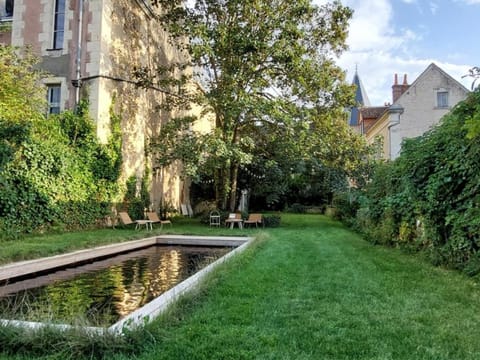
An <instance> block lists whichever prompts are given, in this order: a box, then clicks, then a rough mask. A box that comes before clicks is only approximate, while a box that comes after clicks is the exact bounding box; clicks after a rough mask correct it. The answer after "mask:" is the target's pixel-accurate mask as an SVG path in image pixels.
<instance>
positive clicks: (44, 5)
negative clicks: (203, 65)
mask: <svg viewBox="0 0 480 360" xmlns="http://www.w3.org/2000/svg"><path fill="white" fill-rule="evenodd" d="M12 7H13V8H12ZM0 9H1V12H0V16H1V17H0V18H1V19H3V20H1V21H2V22H8V23H10V24H11V25H10V30H9V32H4V33H3V38H0V41H1V42H3V43H4V44H11V45H14V46H20V47H23V46H30V47H31V48H32V49H33V50H34V52H35V53H36V54H37V55H38V56H39V57H40V59H41V63H40V67H41V68H42V69H44V70H46V71H48V72H49V73H50V74H51V75H52V76H51V77H48V78H46V79H45V80H44V84H45V87H46V96H47V100H48V109H47V111H48V112H49V113H58V112H60V111H62V110H65V109H72V108H74V107H75V106H76V105H77V104H78V102H79V101H80V99H83V98H88V100H89V112H90V115H91V117H92V118H93V119H94V121H95V122H96V128H97V136H98V138H99V140H100V141H102V142H106V141H107V140H108V137H109V135H110V119H111V116H112V113H113V114H115V116H118V117H120V119H121V128H122V133H123V148H122V155H123V175H122V176H123V179H122V180H123V181H125V180H126V179H128V178H130V177H131V176H135V177H136V178H137V183H138V184H140V183H141V180H142V178H143V177H144V176H148V177H149V180H150V181H149V183H150V184H151V192H150V195H151V203H152V208H153V209H157V208H158V207H159V206H161V205H164V204H165V203H168V204H172V205H173V206H174V207H176V208H177V209H179V208H180V204H183V203H188V202H189V184H188V182H186V181H184V180H182V179H181V176H180V175H181V172H182V166H181V164H176V165H174V166H169V167H168V168H162V167H159V166H157V165H156V163H155V159H154V158H153V156H152V155H151V154H150V153H149V151H148V143H149V141H150V139H152V138H154V137H156V136H158V134H159V131H160V129H161V127H162V124H165V123H166V122H167V121H169V120H170V119H171V118H172V117H174V116H177V115H180V113H179V112H175V111H172V110H170V111H165V110H161V105H163V104H164V103H165V101H166V97H165V92H162V91H161V90H160V89H152V88H148V89H145V88H140V87H139V86H137V84H136V80H135V79H134V76H133V73H134V71H135V69H139V68H149V69H153V68H154V67H155V66H156V65H159V64H160V65H164V66H166V65H169V64H172V63H174V62H179V61H181V60H182V54H181V53H180V52H179V51H178V49H177V48H176V47H175V46H174V45H172V44H171V42H169V38H168V34H167V33H165V32H164V30H163V28H162V27H161V26H160V25H159V23H158V22H157V20H156V19H155V16H154V15H155V12H156V11H159V10H158V9H156V8H153V7H152V6H151V5H150V1H148V0H95V1H87V0H15V2H14V3H13V1H10V0H0ZM203 128H204V129H203V130H204V131H209V129H210V128H209V124H204V125H203Z"/></svg>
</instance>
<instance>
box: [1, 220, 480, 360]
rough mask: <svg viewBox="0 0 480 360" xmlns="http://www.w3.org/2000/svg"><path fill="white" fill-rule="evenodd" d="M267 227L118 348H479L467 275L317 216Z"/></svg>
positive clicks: (160, 353)
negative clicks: (247, 246) (135, 337)
mask: <svg viewBox="0 0 480 360" xmlns="http://www.w3.org/2000/svg"><path fill="white" fill-rule="evenodd" d="M182 226H183V225H177V227H175V226H174V227H173V228H174V229H176V231H179V230H180V229H181V228H182ZM184 226H185V228H184V230H183V231H197V230H198V231H200V229H201V231H202V232H203V231H205V232H211V231H212V232H216V231H218V232H222V231H223V232H225V229H223V230H222V229H220V230H217V229H215V230H214V229H209V227H208V226H204V225H202V226H200V225H195V224H193V225H192V224H190V225H188V224H185V225H184ZM237 231H238V233H243V234H245V233H247V232H249V231H252V232H256V231H257V230H248V231H245V230H244V231H243V232H242V231H241V230H235V231H234V232H235V233H237ZM232 233H233V232H231V230H230V229H228V231H227V234H232ZM256 234H257V235H258V238H259V239H258V241H257V242H256V244H254V246H253V247H252V248H251V249H249V250H247V251H246V252H245V253H243V254H241V255H240V256H238V257H235V258H234V259H232V260H231V261H229V262H228V263H227V264H225V266H222V267H221V268H219V269H218V270H217V271H215V272H214V273H213V274H212V276H211V277H210V278H209V280H208V281H207V282H206V283H205V284H204V286H202V287H201V289H200V290H199V291H197V292H196V293H194V294H191V295H190V296H187V297H186V298H183V299H182V300H181V301H180V302H179V303H178V304H177V305H175V306H174V307H173V308H172V309H170V311H169V312H168V313H167V314H165V315H164V316H162V317H161V318H159V319H157V320H155V321H154V322H153V323H152V324H150V325H149V326H147V328H146V329H145V330H144V333H143V335H142V336H143V337H142V340H141V341H140V345H139V344H138V343H137V342H135V341H133V342H132V344H134V346H133V345H132V346H133V347H134V350H135V351H134V354H135V356H133V355H132V353H124V352H125V351H127V349H122V348H119V349H118V351H117V352H116V355H113V356H112V353H111V352H109V353H108V354H106V355H107V356H108V358H109V359H112V358H113V359H117V360H119V359H131V358H138V359H408V360H410V359H432V360H433V359H479V358H480V342H479V341H478V324H479V323H480V312H479V311H478V303H479V300H480V289H479V288H478V285H477V284H476V283H474V282H473V281H472V280H470V279H468V278H466V277H464V276H463V275H461V274H458V273H455V272H451V271H446V270H443V269H440V268H434V267H432V266H431V265H429V264H427V263H425V262H423V261H422V260H420V259H418V258H416V257H414V256H411V255H405V254H402V253H401V252H400V251H398V250H396V249H387V248H383V247H375V246H372V245H371V244H369V243H367V242H365V241H363V240H362V239H361V238H360V237H359V236H358V235H356V234H354V233H352V232H350V231H349V230H347V229H345V228H344V227H342V226H341V225H340V224H338V223H336V222H333V221H330V220H328V219H327V218H325V217H323V216H318V215H283V216H282V226H281V227H280V228H275V229H265V230H259V231H258V232H257V233H256ZM0 345H1V344H0ZM94 348H95V345H93V347H92V349H94ZM130 351H133V350H132V349H130ZM92 352H93V350H92ZM92 352H90V353H89V352H88V351H87V352H85V354H86V355H85V357H86V358H88V354H90V355H91V354H92ZM45 353H47V354H48V353H50V355H48V356H46V357H44V359H47V358H49V359H53V358H56V356H57V355H58V354H59V352H58V351H57V352H55V351H49V350H48V349H47V348H46V350H45ZM55 354H56V355H55ZM97 354H98V352H97ZM14 358H15V357H8V356H4V357H3V358H2V357H1V356H0V359H14ZM28 358H31V357H28V356H25V357H17V358H16V359H28ZM77 358H78V356H77Z"/></svg>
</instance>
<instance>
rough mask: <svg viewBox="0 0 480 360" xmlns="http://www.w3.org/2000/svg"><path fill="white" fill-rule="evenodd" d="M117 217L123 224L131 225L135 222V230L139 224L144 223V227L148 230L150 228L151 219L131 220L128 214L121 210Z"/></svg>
mask: <svg viewBox="0 0 480 360" xmlns="http://www.w3.org/2000/svg"><path fill="white" fill-rule="evenodd" d="M118 217H119V218H120V222H121V223H122V224H123V225H125V226H128V225H131V224H135V230H138V228H139V227H140V226H141V225H145V228H146V229H147V230H148V229H150V230H152V221H151V220H132V218H131V217H130V215H128V213H127V212H124V211H121V212H119V213H118Z"/></svg>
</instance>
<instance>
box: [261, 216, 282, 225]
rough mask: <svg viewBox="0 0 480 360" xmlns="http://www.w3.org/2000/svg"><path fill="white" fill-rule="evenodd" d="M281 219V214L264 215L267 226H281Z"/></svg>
mask: <svg viewBox="0 0 480 360" xmlns="http://www.w3.org/2000/svg"><path fill="white" fill-rule="evenodd" d="M281 220H282V218H281V216H280V215H263V222H264V223H265V226H266V227H279V226H280V221H281Z"/></svg>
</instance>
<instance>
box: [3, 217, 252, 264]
mask: <svg viewBox="0 0 480 360" xmlns="http://www.w3.org/2000/svg"><path fill="white" fill-rule="evenodd" d="M172 222H173V225H172V226H170V225H164V227H163V229H160V227H159V226H158V225H156V226H154V228H153V231H147V230H145V229H144V228H141V229H140V230H135V229H134V228H133V227H127V228H121V227H119V228H116V229H112V228H108V229H99V230H87V231H78V232H70V233H59V234H46V235H27V236H26V237H25V238H23V239H21V240H15V241H13V240H12V241H0V248H1V249H2V250H1V252H0V264H6V263H9V262H12V261H21V260H29V259H35V258H40V257H45V256H51V255H57V254H61V253H66V252H70V251H74V250H79V249H85V248H90V247H94V246H100V245H107V244H111V243H116V242H121V241H129V240H135V239H141V238H145V237H148V236H153V235H162V234H197V235H245V233H246V232H245V231H240V230H239V229H236V228H235V229H233V230H231V229H226V228H219V229H218V228H210V227H208V226H205V225H203V224H200V223H199V222H198V221H196V220H195V219H189V218H177V219H174V220H172ZM247 232H248V230H247Z"/></svg>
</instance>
